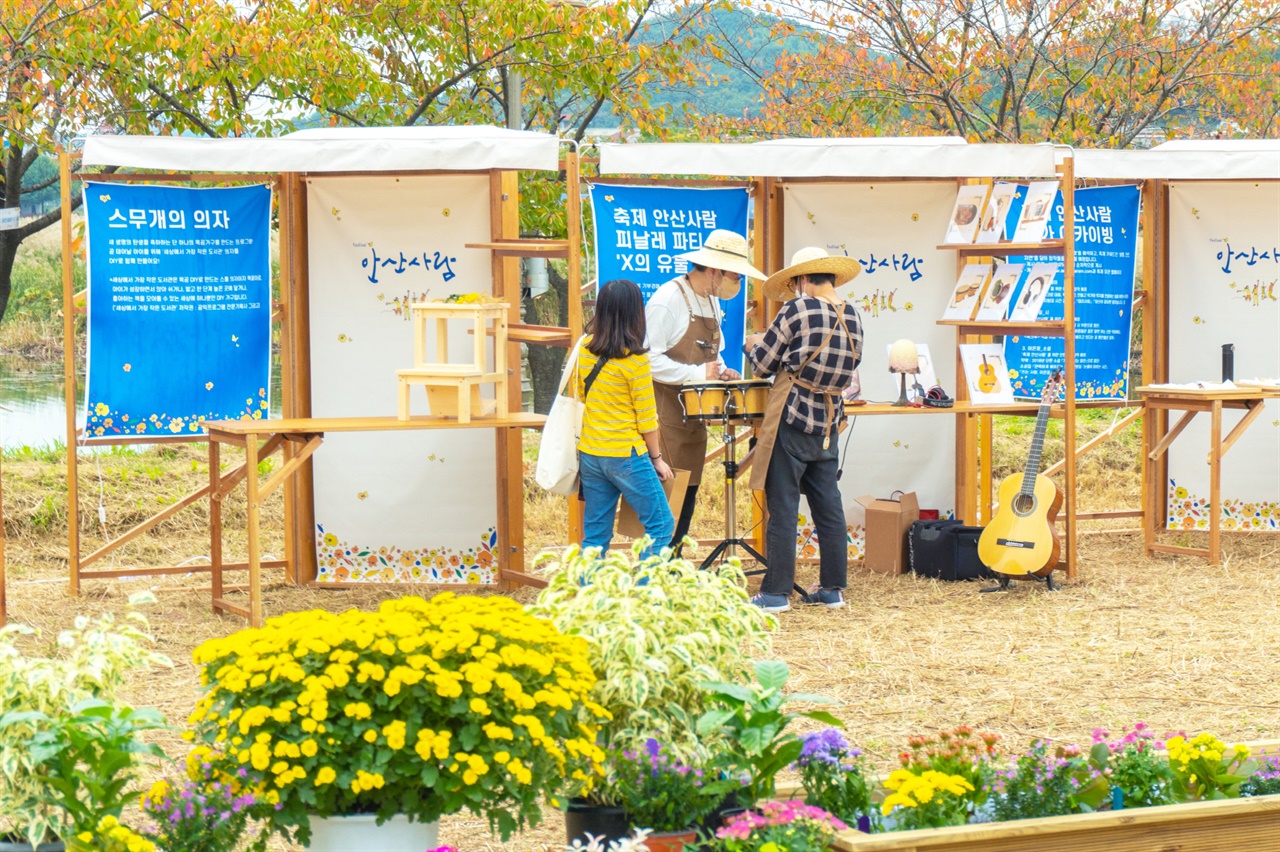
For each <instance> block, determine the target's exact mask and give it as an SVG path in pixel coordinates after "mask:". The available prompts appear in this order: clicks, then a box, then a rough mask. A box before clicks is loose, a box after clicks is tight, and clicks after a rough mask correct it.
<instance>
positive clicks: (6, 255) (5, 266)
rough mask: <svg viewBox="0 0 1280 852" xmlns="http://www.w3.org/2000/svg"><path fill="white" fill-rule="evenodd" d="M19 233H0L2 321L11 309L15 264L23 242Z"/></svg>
mask: <svg viewBox="0 0 1280 852" xmlns="http://www.w3.org/2000/svg"><path fill="white" fill-rule="evenodd" d="M17 233H18V232H17V231H0V319H3V318H4V314H5V311H6V310H7V309H8V307H9V294H10V293H11V292H12V291H13V264H14V262H15V261H16V260H17V258H18V246H19V245H21V240H19V239H18V238H17Z"/></svg>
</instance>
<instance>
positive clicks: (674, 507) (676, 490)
mask: <svg viewBox="0 0 1280 852" xmlns="http://www.w3.org/2000/svg"><path fill="white" fill-rule="evenodd" d="M671 472H672V473H674V474H675V476H673V477H671V478H670V479H668V480H667V481H666V482H664V483H662V490H663V491H665V492H667V505H669V506H670V507H671V515H672V516H673V517H677V518H678V517H680V508H681V507H682V506H683V505H684V492H685V491H687V490H688V489H689V471H687V470H677V469H676V468H672V469H671ZM613 528H614V530H615V531H617V532H619V533H621V534H622V535H625V536H626V537H627V538H639V537H640V536H642V535H644V525H643V524H641V523H640V518H638V517H636V510H635V509H633V508H631V506H630V505H629V504H628V503H627V498H625V497H623V498H622V499H621V500H620V501H618V519H617V520H616V521H615V522H614V525H613ZM666 545H667V543H666V542H665V541H660V542H658V546H659V547H666Z"/></svg>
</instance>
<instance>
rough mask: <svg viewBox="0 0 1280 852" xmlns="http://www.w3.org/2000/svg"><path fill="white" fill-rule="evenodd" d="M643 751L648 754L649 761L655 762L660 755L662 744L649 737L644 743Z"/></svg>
mask: <svg viewBox="0 0 1280 852" xmlns="http://www.w3.org/2000/svg"><path fill="white" fill-rule="evenodd" d="M644 750H645V751H647V752H648V753H649V757H650V759H654V760H656V759H657V757H658V755H659V754H661V753H662V743H660V742H658V741H657V740H655V739H654V738H653V737H649V739H647V740H645V741H644Z"/></svg>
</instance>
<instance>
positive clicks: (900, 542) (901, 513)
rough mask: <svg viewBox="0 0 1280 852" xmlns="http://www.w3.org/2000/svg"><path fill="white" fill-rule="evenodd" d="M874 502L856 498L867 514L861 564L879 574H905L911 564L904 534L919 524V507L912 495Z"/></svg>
mask: <svg viewBox="0 0 1280 852" xmlns="http://www.w3.org/2000/svg"><path fill="white" fill-rule="evenodd" d="M894 494H897V495H898V496H896V497H889V498H887V499H883V500H878V499H876V498H875V497H872V496H871V495H867V496H866V497H859V498H858V502H859V503H860V504H862V507H863V508H864V509H866V510H867V525H866V527H867V545H866V551H867V555H866V557H865V559H864V560H863V562H864V564H865V565H866V566H867V567H868V568H870V569H871V570H872V571H877V572H879V573H881V574H905V573H906V572H907V569H908V567H909V566H910V564H911V558H910V555H909V553H908V551H907V548H908V545H909V541H908V538H907V533H908V532H909V531H910V529H911V525H912V524H914V523H915V522H916V521H918V520H920V504H919V503H918V502H917V501H916V494H915V492H914V491H912V492H910V493H908V494H900V493H899V492H896V491H895V492H894Z"/></svg>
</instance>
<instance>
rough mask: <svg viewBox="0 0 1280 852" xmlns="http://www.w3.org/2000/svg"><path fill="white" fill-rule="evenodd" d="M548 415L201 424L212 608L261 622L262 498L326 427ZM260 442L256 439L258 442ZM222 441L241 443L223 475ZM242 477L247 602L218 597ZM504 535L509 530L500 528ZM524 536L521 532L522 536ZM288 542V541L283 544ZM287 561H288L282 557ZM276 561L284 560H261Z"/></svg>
mask: <svg viewBox="0 0 1280 852" xmlns="http://www.w3.org/2000/svg"><path fill="white" fill-rule="evenodd" d="M546 422H547V418H546V417H545V416H543V415H541V414H524V413H517V414H512V415H509V416H507V417H500V418H489V419H486V420H480V421H476V420H472V421H468V422H460V421H458V420H454V419H451V418H444V417H411V418H408V419H402V418H399V417H319V418H293V419H284V420H214V421H209V422H206V423H204V424H203V425H204V428H205V431H206V432H207V433H208V435H209V490H208V494H209V496H210V500H209V561H210V562H211V563H212V564H211V566H210V570H211V572H212V580H213V611H214V612H215V613H224V612H225V613H233V614H235V615H238V616H241V617H242V618H247V619H248V620H249V624H250V625H251V626H253V627H261V626H262V568H263V566H264V563H263V562H262V552H261V548H260V546H259V543H258V536H259V527H260V513H261V510H262V503H263V501H265V500H266V499H267V497H268V496H270V494H271V493H272V492H273V491H275V490H276V489H277V488H279V487H280V486H281V485H283V484H284V482H285V481H286V480H287V479H289V478H290V477H292V476H294V475H296V474H297V472H298V471H299V469H301V467H302V465H303V463H304V462H306V460H307V459H309V458H310V457H311V455H312V454H313V453H314V452H315V451H316V450H318V449H319V448H320V444H321V443H323V442H324V434H325V433H326V432H390V431H403V430H407V429H458V428H467V427H470V428H477V429H494V428H499V427H511V426H514V427H518V428H526V429H541V428H542V425H543V424H544V423H546ZM260 441H261V442H263V443H261V444H260V443H259V442H260ZM223 444H231V445H234V446H237V447H244V451H245V463H244V464H243V465H242V466H240V467H238V468H236V469H235V470H234V471H232V472H230V473H229V474H228V475H227V476H223V475H222V470H221V462H222V458H221V451H222V445H223ZM276 450H281V451H282V453H283V454H284V465H283V466H282V467H281V468H280V470H279V471H277V472H276V473H275V474H274V475H273V476H271V478H270V479H268V480H267V481H266V482H263V483H260V482H259V481H258V463H259V462H260V461H261V460H262V459H265V458H267V457H268V456H270V455H271V454H272V453H274V452H275V451H276ZM241 479H243V480H244V481H245V492H246V502H247V504H248V505H247V515H248V521H247V525H248V537H249V543H248V548H249V561H248V566H247V567H248V571H249V606H248V607H242V606H238V605H236V604H233V603H231V602H230V601H228V600H226V598H224V597H223V588H222V571H223V569H224V568H226V567H228V566H226V565H224V564H223V561H222V501H223V500H225V499H226V497H227V495H228V494H229V493H231V491H232V490H233V489H234V488H235V487H236V486H237V485H239V483H240V480H241ZM501 534H502V537H503V538H506V537H507V535H508V534H509V531H503V532H502V533H501ZM521 540H522V541H523V536H522V538H521ZM286 546H287V545H286ZM286 562H289V563H290V564H292V560H286ZM265 564H267V565H281V564H285V563H283V562H271V563H265Z"/></svg>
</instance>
